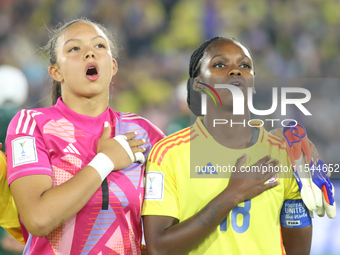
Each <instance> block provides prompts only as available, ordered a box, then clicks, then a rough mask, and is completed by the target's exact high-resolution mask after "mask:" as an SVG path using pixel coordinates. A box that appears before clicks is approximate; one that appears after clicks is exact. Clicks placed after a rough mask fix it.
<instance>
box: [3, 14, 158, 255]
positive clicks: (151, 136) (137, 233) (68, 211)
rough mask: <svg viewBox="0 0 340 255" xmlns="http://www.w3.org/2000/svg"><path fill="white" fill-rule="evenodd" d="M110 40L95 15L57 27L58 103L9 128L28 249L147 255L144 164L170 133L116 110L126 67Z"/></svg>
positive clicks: (51, 49)
mask: <svg viewBox="0 0 340 255" xmlns="http://www.w3.org/2000/svg"><path fill="white" fill-rule="evenodd" d="M109 38H110V35H109V34H108V33H107V31H106V30H105V28H104V27H102V26H101V25H99V24H97V23H94V22H92V21H89V20H86V19H77V20H73V21H71V22H68V23H65V24H64V25H62V26H60V27H59V28H58V29H57V30H55V31H54V34H53V36H52V37H51V39H50V41H49V42H48V44H47V46H46V49H47V50H48V53H49V57H50V66H49V69H48V72H49V74H50V76H51V77H52V78H53V93H52V100H53V106H52V107H49V108H40V109H27V110H26V109H24V110H21V111H20V112H19V113H18V114H17V115H16V116H15V117H14V118H13V119H12V121H11V123H10V125H9V128H8V134H7V139H6V151H7V155H8V173H7V176H8V183H9V185H10V189H11V192H12V194H13V197H14V200H15V203H16V205H17V208H18V212H19V215H20V218H21V224H22V230H23V235H24V238H25V242H26V247H25V251H24V254H39V255H47V254H96V255H97V254H103V255H104V254H141V239H142V228H141V206H142V202H143V197H144V184H143V179H144V169H145V165H144V161H145V158H147V156H148V154H149V152H150V149H151V147H152V145H153V144H154V143H156V142H157V141H158V140H160V139H161V138H163V137H164V134H163V133H162V132H161V131H160V130H159V129H158V128H157V127H155V126H154V125H153V124H151V123H150V122H149V121H148V120H146V119H143V118H141V117H140V116H137V115H135V114H133V113H122V112H116V111H114V110H112V109H111V108H110V107H109V104H108V103H109V85H110V82H111V79H112V77H113V76H115V74H116V73H117V70H118V65H117V62H116V60H115V57H116V48H115V46H114V45H113V43H112V40H111V39H109ZM112 138H113V139H112Z"/></svg>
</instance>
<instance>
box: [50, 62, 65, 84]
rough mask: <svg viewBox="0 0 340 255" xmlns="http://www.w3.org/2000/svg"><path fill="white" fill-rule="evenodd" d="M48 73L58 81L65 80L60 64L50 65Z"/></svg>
mask: <svg viewBox="0 0 340 255" xmlns="http://www.w3.org/2000/svg"><path fill="white" fill-rule="evenodd" d="M48 73H49V75H50V76H51V77H52V79H53V80H56V81H58V82H63V81H64V77H63V75H62V73H61V72H60V69H59V66H57V65H50V66H49V67H48Z"/></svg>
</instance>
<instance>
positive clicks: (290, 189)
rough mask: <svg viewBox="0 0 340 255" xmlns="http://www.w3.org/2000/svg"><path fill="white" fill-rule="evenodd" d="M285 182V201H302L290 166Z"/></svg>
mask: <svg viewBox="0 0 340 255" xmlns="http://www.w3.org/2000/svg"><path fill="white" fill-rule="evenodd" d="M289 162H290V161H289ZM283 180H284V184H285V191H284V200H296V199H301V195H300V190H299V186H298V184H297V182H296V180H295V178H294V175H293V172H292V167H291V166H289V172H287V173H285V175H284V179H283Z"/></svg>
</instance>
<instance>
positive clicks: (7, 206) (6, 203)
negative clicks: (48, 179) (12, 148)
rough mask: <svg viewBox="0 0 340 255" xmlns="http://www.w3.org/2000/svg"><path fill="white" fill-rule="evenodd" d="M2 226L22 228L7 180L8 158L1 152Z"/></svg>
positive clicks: (0, 209)
mask: <svg viewBox="0 0 340 255" xmlns="http://www.w3.org/2000/svg"><path fill="white" fill-rule="evenodd" d="M0 194H1V196H0V215H1V217H0V226H2V227H3V228H15V227H18V228H20V222H19V217H18V211H17V208H16V206H15V203H14V200H13V197H12V193H11V191H10V190H9V187H8V184H7V179H6V157H5V155H4V154H3V153H2V152H1V151H0Z"/></svg>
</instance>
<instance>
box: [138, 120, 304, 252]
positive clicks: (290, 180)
mask: <svg viewBox="0 0 340 255" xmlns="http://www.w3.org/2000/svg"><path fill="white" fill-rule="evenodd" d="M258 128H259V137H258V140H257V142H256V143H255V144H254V145H252V146H250V147H249V148H245V149H237V150H236V149H229V148H227V147H224V146H222V145H221V144H219V143H217V142H216V141H215V140H214V139H213V137H212V136H211V135H210V134H209V133H208V131H207V130H206V128H205V126H204V125H203V123H202V122H201V120H200V119H197V120H196V122H195V123H194V125H193V126H191V127H189V128H186V129H183V130H181V131H179V132H177V133H175V134H173V135H171V136H168V137H166V138H164V139H163V140H161V141H159V142H158V143H157V144H156V145H155V146H154V147H153V149H152V151H151V152H150V156H149V158H148V162H147V175H146V186H145V200H144V204H143V210H142V215H162V216H170V217H173V218H176V219H178V220H179V221H180V222H181V221H184V220H186V219H188V218H190V217H191V216H193V215H195V214H196V213H198V212H199V211H200V210H201V209H202V208H203V207H204V206H205V205H206V204H207V203H209V202H210V201H211V200H212V199H213V198H214V197H216V196H217V195H218V194H219V193H221V192H222V191H223V190H224V189H225V188H226V187H227V185H228V182H229V179H228V177H229V176H230V173H231V171H232V168H233V166H234V165H235V163H236V161H237V159H238V158H240V157H241V156H242V155H243V154H244V153H246V154H247V160H246V162H245V164H244V166H251V165H253V164H255V163H256V162H257V161H258V160H259V159H261V158H263V157H264V156H266V155H271V159H278V160H279V163H278V165H279V166H281V172H280V173H279V174H277V175H276V176H275V177H274V178H272V179H271V180H270V181H276V180H278V181H280V184H279V185H278V186H276V187H275V188H272V189H270V190H267V191H265V192H263V193H262V194H260V195H258V196H257V197H255V198H253V199H251V200H248V201H245V202H242V203H240V204H238V205H237V206H236V207H235V208H234V209H233V210H232V211H231V212H230V213H229V215H227V216H226V218H225V219H224V220H223V221H222V222H221V224H220V225H219V226H217V227H216V229H215V231H214V232H212V233H211V234H210V235H209V236H208V237H207V238H206V239H205V240H204V242H202V243H201V244H200V245H199V246H198V247H197V248H196V249H194V250H192V251H191V252H190V253H189V254H199V255H202V254H207V255H208V254H209V255H211V254H232V255H238V254H242V255H245V254H246V255H248V254H253V255H257V254H259V255H267V254H268V255H278V254H285V251H284V247H283V244H282V238H281V229H280V212H281V208H282V205H283V203H284V201H285V200H291V199H293V200H294V199H300V198H301V197H300V193H299V188H298V185H297V183H296V181H295V179H294V177H293V174H292V171H291V167H290V166H291V164H290V161H289V158H288V155H287V152H286V149H285V147H284V145H283V144H282V142H281V140H280V139H279V138H277V137H275V136H272V135H270V134H268V132H267V131H265V129H264V128H263V127H258ZM244 169H246V168H245V167H244Z"/></svg>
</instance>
